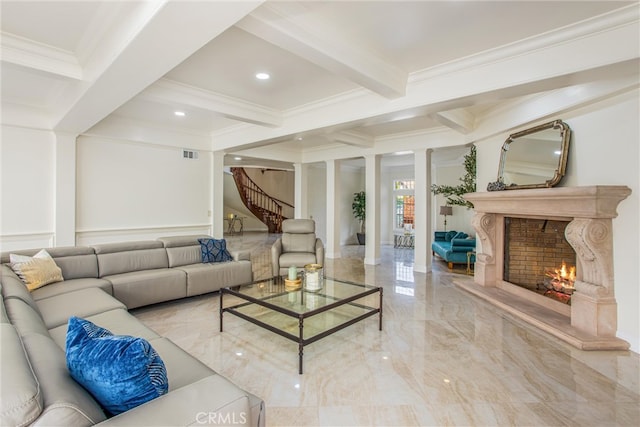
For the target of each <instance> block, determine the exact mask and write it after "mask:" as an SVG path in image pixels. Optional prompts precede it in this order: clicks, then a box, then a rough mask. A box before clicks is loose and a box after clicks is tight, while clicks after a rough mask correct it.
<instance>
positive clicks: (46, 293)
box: [31, 277, 113, 301]
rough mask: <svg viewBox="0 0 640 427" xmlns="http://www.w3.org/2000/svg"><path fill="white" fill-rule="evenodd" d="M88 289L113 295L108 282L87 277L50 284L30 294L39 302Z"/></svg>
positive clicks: (111, 287)
mask: <svg viewBox="0 0 640 427" xmlns="http://www.w3.org/2000/svg"><path fill="white" fill-rule="evenodd" d="M88 288H100V289H102V290H103V291H104V292H106V293H108V294H109V295H113V286H111V282H110V281H108V280H105V279H96V278H93V277H87V278H78V279H71V280H65V281H64V282H57V283H51V284H50V285H47V286H43V287H42V288H38V289H36V290H35V291H33V292H32V293H31V296H32V297H33V299H34V300H36V301H39V300H41V299H44V298H50V297H53V296H56V295H61V294H66V293H68V292H74V291H78V290H80V289H88Z"/></svg>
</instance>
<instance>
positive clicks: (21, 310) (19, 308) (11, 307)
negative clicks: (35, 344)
mask: <svg viewBox="0 0 640 427" xmlns="http://www.w3.org/2000/svg"><path fill="white" fill-rule="evenodd" d="M4 306H5V308H6V310H7V317H8V318H9V319H10V320H11V323H12V324H13V326H14V327H15V328H16V330H17V331H18V333H19V334H20V335H21V336H24V335H27V334H28V333H36V334H40V335H44V336H49V331H48V330H47V326H46V325H45V324H44V321H43V320H42V317H40V314H39V313H38V312H37V311H35V310H34V309H33V307H31V306H30V305H29V304H27V303H25V302H24V301H22V300H21V299H18V298H9V299H8V300H6V301H5V303H4Z"/></svg>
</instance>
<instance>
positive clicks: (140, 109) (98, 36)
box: [0, 0, 637, 151]
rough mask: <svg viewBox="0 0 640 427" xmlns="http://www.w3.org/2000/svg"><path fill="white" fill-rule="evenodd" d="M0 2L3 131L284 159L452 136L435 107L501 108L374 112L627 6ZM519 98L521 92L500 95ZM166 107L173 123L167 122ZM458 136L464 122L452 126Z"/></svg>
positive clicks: (487, 100) (491, 102) (481, 99)
mask: <svg viewBox="0 0 640 427" xmlns="http://www.w3.org/2000/svg"><path fill="white" fill-rule="evenodd" d="M0 4H1V23H0V25H1V27H0V28H1V31H2V52H3V54H2V62H1V67H2V68H1V69H0V71H1V73H2V81H1V83H2V106H3V111H4V113H3V122H5V123H8V122H11V121H16V122H20V120H23V121H26V120H33V119H32V118H30V119H23V118H22V117H24V116H25V115H29V114H31V116H32V117H36V118H37V120H39V122H38V123H39V126H42V127H48V128H51V129H55V130H62V131H69V132H75V133H78V134H82V133H87V132H89V133H91V132H92V130H93V131H94V132H95V131H96V130H95V129H97V128H99V126H100V124H104V123H107V122H108V123H119V120H120V121H122V120H126V121H127V123H131V121H132V120H133V121H135V122H137V123H140V124H142V125H144V126H148V127H155V128H159V129H163V128H167V129H169V128H170V129H171V130H178V131H180V132H184V133H185V134H191V135H201V136H203V137H206V138H208V139H211V140H212V141H214V142H213V143H212V144H213V145H212V147H211V148H212V149H215V148H216V142H215V141H216V140H217V138H218V136H221V135H231V134H233V133H234V132H235V131H237V130H242V135H243V137H242V138H238V140H237V142H235V141H234V142H233V143H232V144H231V145H232V146H237V147H238V149H241V148H243V147H244V148H247V147H250V146H252V144H253V145H258V146H259V145H263V144H265V141H267V143H269V144H278V148H279V149H283V150H285V151H287V150H288V151H291V150H306V149H310V148H314V149H318V148H319V147H322V146H328V147H333V146H336V145H340V144H343V145H347V146H354V145H355V146H363V147H366V146H370V144H371V141H373V140H375V139H376V138H379V137H384V136H388V135H392V134H399V133H405V132H413V131H417V130H424V129H430V128H434V127H440V126H443V125H447V126H451V121H450V120H449V121H448V120H442V116H441V115H438V113H447V115H446V117H447V118H449V117H460V116H465V117H467V118H469V117H470V119H468V120H469V121H470V122H473V121H474V117H481V116H482V115H483V114H484V112H485V111H487V110H490V109H492V108H495V107H496V106H497V105H498V104H499V103H500V102H503V101H505V100H504V99H496V97H495V96H493V97H492V96H483V95H482V94H478V95H477V96H474V97H473V98H472V99H470V98H464V99H460V100H459V102H457V103H456V102H454V103H448V104H447V105H446V106H443V107H442V109H443V111H435V112H434V111H433V108H428V107H429V106H428V105H425V107H424V108H422V107H419V108H413V109H411V110H407V111H405V113H407V114H405V116H406V117H407V118H406V119H403V115H402V114H384V113H385V111H382V110H381V109H378V107H376V105H378V104H377V103H380V105H385V106H388V105H394V103H398V102H399V101H402V100H406V99H408V98H411V97H412V96H413V94H412V93H410V92H407V91H408V90H410V89H408V88H409V85H408V83H410V82H411V81H412V79H414V78H415V76H417V75H418V73H428V72H429V71H430V70H434V69H439V67H440V68H442V67H446V66H447V64H451V63H452V62H454V61H460V60H462V59H465V58H467V59H468V58H474V57H477V56H478V55H483V54H484V55H488V54H491V53H492V52H495V51H496V50H498V49H504V48H508V47H510V46H513V45H514V44H516V43H523V41H526V40H529V39H531V38H533V37H539V36H540V35H544V34H548V33H551V32H554V31H560V30H561V29H563V28H568V27H570V26H574V25H576V24H579V23H581V22H583V21H585V20H590V19H593V18H594V17H599V16H600V15H602V14H606V13H609V12H611V11H614V10H617V9H621V8H629V7H633V6H629V5H634V4H635V5H637V2H635V1H631V2H617V1H479V0H477V1H417V2H409V1H298V2H293V1H292V2H280V1H278V2H276V1H265V2H262V1H242V2H237V1H226V2H224V1H190V0H186V1H156V2H133V1H112V0H106V1H66V2H65V1H28V0H27V1H25V0H21V1H7V0H1V3H0ZM257 72H268V73H270V74H271V79H269V80H266V81H260V80H257V79H256V78H255V77H254V76H255V74H256V73H257ZM559 87H560V86H559ZM547 89H548V88H547ZM363 93H364V94H368V95H371V94H374V95H375V96H376V98H375V99H376V102H375V103H370V104H371V109H370V110H369V111H366V113H363V114H365V115H366V116H367V117H365V118H364V119H362V118H360V119H358V120H352V119H351V118H350V117H346V116H345V119H344V123H336V122H335V120H333V121H332V122H331V123H328V121H326V123H325V122H324V121H323V120H320V119H318V120H317V121H315V122H308V123H303V124H300V125H299V126H298V128H299V131H296V132H288V131H287V132H285V131H282V132H280V131H279V129H281V127H282V126H283V123H287V121H288V120H289V118H290V117H292V116H294V115H296V114H299V113H300V112H307V111H312V112H313V111H316V110H317V111H319V112H320V111H326V110H323V109H327V108H329V109H331V107H332V106H333V105H338V103H343V102H345V100H346V102H349V100H350V99H355V98H357V97H358V96H362V94H363ZM532 93H535V89H534V88H533V87H532V89H530V91H529V92H528V93H523V92H520V93H516V94H514V96H516V97H519V96H526V95H530V94H532ZM511 101H513V100H511ZM412 102H413V101H412ZM418 104H419V101H418ZM413 105H416V103H415V102H413ZM178 109H179V110H181V111H184V112H186V116H185V117H176V116H174V114H173V112H174V111H175V110H178ZM436 110H437V109H436ZM399 113H402V111H400V112H399ZM451 113H454V115H451ZM319 114H320V113H319ZM368 117H370V119H369V118H368ZM454 122H455V120H454ZM456 125H458V126H456ZM96 126H97V127H96ZM294 127H295V126H294ZM460 127H462V128H464V124H462V123H460V122H458V123H454V128H456V129H458V128H460ZM463 130H464V129H463ZM345 132H346V133H345ZM246 135H250V136H246ZM301 137H302V138H303V139H302V140H300V139H299V138H301ZM227 139H229V138H227ZM231 139H233V138H231ZM225 149H227V151H233V150H229V149H228V147H226V148H225Z"/></svg>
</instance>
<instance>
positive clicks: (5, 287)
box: [0, 265, 40, 314]
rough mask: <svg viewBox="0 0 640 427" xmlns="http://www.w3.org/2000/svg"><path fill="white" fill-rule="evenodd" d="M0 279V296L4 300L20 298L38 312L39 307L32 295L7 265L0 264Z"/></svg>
mask: <svg viewBox="0 0 640 427" xmlns="http://www.w3.org/2000/svg"><path fill="white" fill-rule="evenodd" d="M0 279H1V280H2V297H3V298H4V299H5V300H7V299H11V298H16V299H19V300H22V301H24V302H25V303H27V304H29V305H30V306H31V307H32V308H33V309H34V310H35V311H36V312H37V313H38V314H40V309H39V307H38V304H36V302H35V300H34V299H33V295H31V292H29V290H28V289H27V287H26V286H25V285H24V283H22V281H21V280H20V279H19V278H18V276H16V274H15V273H14V272H13V270H11V269H10V268H9V266H7V265H2V266H1V267H0Z"/></svg>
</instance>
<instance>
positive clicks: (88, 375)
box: [66, 317, 169, 415]
mask: <svg viewBox="0 0 640 427" xmlns="http://www.w3.org/2000/svg"><path fill="white" fill-rule="evenodd" d="M66 353H67V368H68V369H69V373H70V374H71V376H72V377H73V379H74V380H76V381H77V382H78V383H79V384H80V385H82V386H83V387H84V388H85V389H87V390H88V391H89V392H90V393H91V394H92V395H93V397H94V398H95V399H96V400H97V401H98V402H99V403H100V405H102V407H103V408H104V409H105V410H106V411H108V412H109V413H110V414H111V415H117V414H119V413H121V412H125V411H127V410H129V409H131V408H135V407H136V406H138V405H142V404H143V403H145V402H148V401H150V400H153V399H155V398H156V397H160V396H162V395H163V394H166V393H167V391H168V389H169V382H168V380H167V369H166V367H165V365H164V362H163V361H162V359H161V358H160V356H158V353H156V351H155V350H154V349H153V347H151V344H149V342H148V341H147V340H145V339H143V338H135V337H130V336H126V335H113V334H112V333H111V332H110V331H108V330H107V329H104V328H101V327H99V326H97V325H95V324H94V323H92V322H90V321H88V320H85V319H80V318H78V317H71V318H70V319H69V325H68V329H67V339H66Z"/></svg>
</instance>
